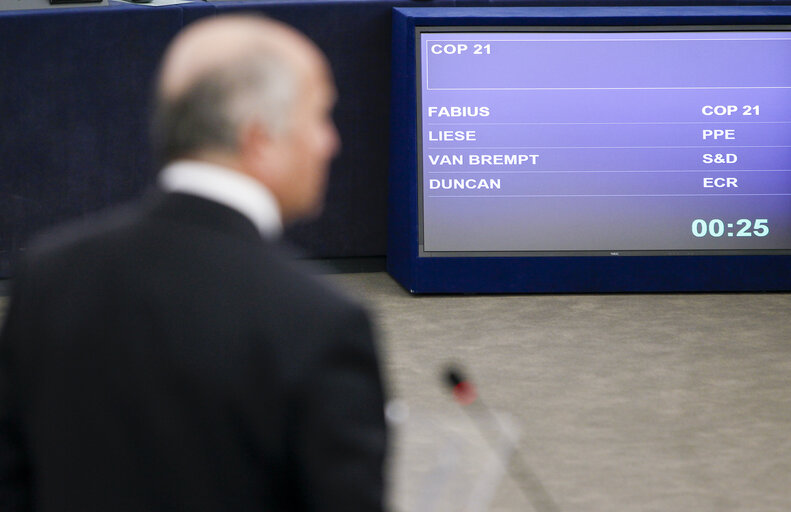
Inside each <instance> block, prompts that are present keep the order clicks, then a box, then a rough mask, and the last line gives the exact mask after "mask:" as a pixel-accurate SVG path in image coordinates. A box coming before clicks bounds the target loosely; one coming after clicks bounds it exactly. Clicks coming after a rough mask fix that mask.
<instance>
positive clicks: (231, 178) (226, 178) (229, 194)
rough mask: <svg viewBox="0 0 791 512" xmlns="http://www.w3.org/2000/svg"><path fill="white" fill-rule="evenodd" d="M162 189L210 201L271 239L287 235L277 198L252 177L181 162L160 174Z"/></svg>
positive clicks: (191, 162)
mask: <svg viewBox="0 0 791 512" xmlns="http://www.w3.org/2000/svg"><path fill="white" fill-rule="evenodd" d="M159 186H160V187H161V188H162V189H163V190H165V191H166V192H182V193H185V194H192V195H195V196H198V197H202V198H204V199H209V200H210V201H214V202H217V203H220V204H223V205H225V206H228V207H229V208H233V209H234V210H236V211H238V212H240V213H242V214H243V215H244V216H246V217H248V218H249V219H250V220H251V221H252V222H253V224H255V226H256V227H257V228H258V231H259V232H260V233H261V234H262V235H264V236H265V237H267V238H274V237H277V236H279V235H280V233H281V232H282V231H283V221H282V218H281V215H280V209H279V207H278V204H277V200H276V199H275V196H274V195H272V192H270V191H269V189H268V188H266V187H265V186H263V185H262V184H261V183H259V182H258V181H256V180H254V179H253V178H251V177H249V176H245V175H244V174H242V173H240V172H236V171H234V170H232V169H229V168H227V167H222V166H220V165H215V164H210V163H207V162H199V161H197V160H178V161H175V162H172V163H171V164H169V165H167V166H166V167H165V168H164V169H162V172H160V174H159Z"/></svg>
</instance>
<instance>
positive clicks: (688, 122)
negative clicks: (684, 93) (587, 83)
mask: <svg viewBox="0 0 791 512" xmlns="http://www.w3.org/2000/svg"><path fill="white" fill-rule="evenodd" d="M555 124H556V125H588V124H591V125H618V124H625V125H636V124H662V125H664V124H791V121H624V122H619V121H608V122H581V123H571V122H563V123H556V122H540V123H527V122H501V123H500V122H492V123H483V122H482V123H473V122H466V121H461V120H460V121H456V122H446V123H444V122H441V123H432V122H424V123H423V125H424V126H427V127H428V126H487V125H555Z"/></svg>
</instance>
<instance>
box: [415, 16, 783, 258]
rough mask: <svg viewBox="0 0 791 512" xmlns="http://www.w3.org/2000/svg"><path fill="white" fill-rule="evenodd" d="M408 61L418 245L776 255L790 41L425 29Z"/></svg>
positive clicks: (757, 34)
mask: <svg viewBox="0 0 791 512" xmlns="http://www.w3.org/2000/svg"><path fill="white" fill-rule="evenodd" d="M459 44H465V45H467V46H468V48H467V50H466V51H464V52H462V53H450V52H451V51H454V48H458V45H459ZM476 44H477V45H480V52H481V53H480V54H474V53H473V52H474V51H475V45H476ZM435 45H440V46H439V47H437V46H435ZM445 45H453V46H447V47H446V46H445ZM484 45H489V47H488V51H489V53H487V49H486V48H485V46H484ZM432 49H435V51H439V52H440V53H433V52H432ZM437 49H438V50H437ZM420 54H421V58H420V60H419V62H420V66H421V78H420V80H421V101H420V103H421V105H420V108H421V127H422V134H421V137H422V141H421V152H420V156H419V158H420V159H421V163H422V176H421V194H422V220H423V222H422V234H421V235H422V245H423V250H424V251H426V252H434V251H436V252H470V251H484V252H491V251H550V252H556V251H720V250H737V251H748V250H762V251H765V250H789V249H791V66H789V65H788V63H789V62H791V33H789V32H762V31H754V32H629V33H627V32H616V33H595V32H588V33H570V32H538V33H537V32H530V33H527V32H509V33H506V32H496V33H495V32H466V33H447V32H446V33H426V32H424V33H422V34H421V36H420ZM704 106H711V107H715V106H726V107H727V106H735V107H736V111H735V112H730V113H728V114H730V115H728V114H726V115H704V113H703V107H704ZM756 106H757V107H758V109H757V112H756V109H755V107H756ZM441 107H473V108H475V107H477V108H479V109H480V107H487V108H488V110H489V115H488V116H486V117H481V116H461V117H450V116H439V115H438V112H437V110H435V111H434V112H433V113H430V111H429V109H430V108H436V109H440V108H441ZM745 107H749V108H748V109H745ZM746 113H750V114H751V115H745V114H746ZM756 114H757V115H756ZM704 130H711V131H712V132H713V131H715V130H720V134H719V136H718V137H717V138H714V135H713V134H709V135H708V136H706V137H704ZM729 130H732V132H729ZM444 132H450V134H451V135H453V136H452V137H451V140H437V139H442V138H443V137H442V134H443V133H444ZM456 132H462V134H463V135H462V137H461V138H462V139H463V140H453V139H454V138H455V135H456ZM467 132H472V133H474V139H475V140H467V139H468V138H469V137H467V135H466V133H467ZM725 134H729V137H733V138H726V136H725ZM476 155H538V156H537V157H535V163H532V162H530V161H529V159H528V162H523V163H522V164H505V163H503V164H502V165H482V164H477V165H474V164H473V162H474V160H471V157H475V156H476ZM704 155H711V157H710V158H712V159H714V158H715V157H717V155H719V157H720V158H721V159H723V160H734V159H735V160H736V161H735V162H733V161H730V162H726V161H722V162H720V161H715V162H712V163H705V162H704V158H705V157H704ZM729 155H735V157H734V156H729ZM530 158H532V157H530ZM459 161H461V163H459ZM718 178H719V180H718V181H717V183H719V184H725V183H730V184H731V186H723V187H717V186H714V185H713V184H714V181H715V180H716V179H718ZM704 180H708V181H704ZM481 182H483V183H487V184H490V183H493V182H497V183H498V184H499V188H495V187H493V186H490V187H488V188H486V187H485V188H477V187H478V186H479V184H480V183H481ZM459 183H462V184H464V186H463V187H461V186H459ZM705 183H708V184H709V185H711V186H708V187H707V186H704V184H705ZM469 184H474V185H475V187H476V188H469ZM695 219H703V220H704V221H706V222H707V223H708V222H709V221H711V220H712V219H721V220H722V221H723V226H724V232H723V234H722V236H719V237H716V236H711V235H706V236H703V237H696V236H694V235H693V233H692V222H693V221H694V220H695ZM740 219H747V220H749V221H750V222H751V223H754V222H755V221H756V220H757V219H766V224H767V226H768V229H769V233H768V235H766V236H757V235H756V233H755V232H754V230H753V229H752V228H750V229H749V230H746V231H743V232H742V234H750V235H751V236H738V235H739V229H740V228H741V227H742V226H739V225H738V224H737V222H738V221H739V220H740ZM728 224H730V225H731V227H728Z"/></svg>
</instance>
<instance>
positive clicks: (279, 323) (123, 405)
mask: <svg viewBox="0 0 791 512" xmlns="http://www.w3.org/2000/svg"><path fill="white" fill-rule="evenodd" d="M13 289H14V291H13V292H12V300H11V304H10V308H9V310H8V315H7V321H6V322H5V325H4V330H3V333H2V337H1V338H0V510H2V511H3V512H15V511H18V510H33V509H35V510H37V511H58V512H71V511H73V512H91V511H97V512H123V511H136V512H154V511H207V512H220V511H226V510H227V511H234V512H242V511H253V510H255V511H284V510H294V511H302V510H316V511H327V512H330V511H348V512H365V511H379V510H381V507H382V504H381V502H382V487H383V485H382V462H383V457H384V451H385V426H384V418H383V393H382V386H381V380H380V374H379V369H378V365H377V359H376V353H375V349H374V345H373V342H372V337H371V332H370V328H369V323H368V320H367V317H366V315H365V313H364V312H363V310H362V309H361V308H360V307H359V306H357V305H355V304H354V303H353V302H351V301H350V300H348V299H346V298H345V297H343V296H342V295H341V294H339V293H337V292H334V291H331V290H330V289H329V288H328V287H326V286H323V285H321V284H318V283H317V282H316V281H315V280H314V279H313V278H310V277H307V276H306V275H305V274H303V273H302V272H300V271H298V270H297V269H296V268H295V265H294V264H293V263H292V262H291V261H290V260H289V259H288V258H286V257H284V256H283V255H282V254H281V250H280V249H278V248H277V247H275V246H274V245H273V244H272V243H270V242H267V241H265V240H263V239H262V238H261V237H260V235H259V234H258V232H257V231H256V229H255V228H254V226H253V224H252V223H251V222H249V221H248V220H247V219H246V218H245V217H243V216H242V215H241V214H239V213H237V212H236V211H234V210H231V209H229V208H226V207H224V206H221V205H219V204H216V203H213V202H210V201H207V200H203V199H199V198H197V197H193V196H189V195H184V194H167V195H164V194H162V195H161V196H159V197H157V198H149V199H148V200H147V201H145V202H144V205H143V206H142V207H134V208H130V209H126V210H124V211H122V212H120V213H115V214H113V215H112V216H111V217H110V218H104V219H103V220H101V221H100V222H98V223H97V222H94V223H91V225H90V227H89V228H87V230H86V227H85V225H81V226H79V227H78V228H70V229H66V230H65V231H64V230H61V231H60V232H58V233H56V234H52V235H49V236H46V237H44V238H43V239H42V240H40V241H39V242H37V243H36V244H35V247H34V248H33V249H31V250H29V251H28V252H27V254H26V256H25V257H24V258H23V262H21V267H20V268H19V271H18V272H17V279H16V280H15V283H14V287H13Z"/></svg>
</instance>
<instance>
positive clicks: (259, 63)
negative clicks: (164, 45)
mask: <svg viewBox="0 0 791 512" xmlns="http://www.w3.org/2000/svg"><path fill="white" fill-rule="evenodd" d="M296 89H297V79H296V76H295V72H294V70H293V69H292V68H291V66H289V65H288V64H287V63H286V62H285V61H284V60H283V59H282V58H280V57H278V56H276V55H272V54H266V53H259V54H256V55H253V56H247V57H246V58H243V59H235V60H234V61H232V62H230V63H228V64H226V65H224V66H221V67H219V68H216V69H214V70H212V71H211V72H210V73H208V74H206V75H205V76H203V77H202V78H200V79H198V80H197V81H196V82H195V83H194V84H192V85H191V86H190V87H189V88H188V89H187V90H186V91H184V92H183V93H182V94H179V95H178V96H177V97H174V98H163V97H159V98H157V102H156V105H155V110H154V117H153V129H152V136H153V145H154V149H155V152H156V153H157V156H158V158H159V159H160V163H162V164H165V163H168V162H170V161H173V160H176V159H178V158H184V157H188V156H190V155H192V154H194V153H195V152H197V151H200V150H205V149H212V150H228V151H235V150H237V149H238V146H239V141H238V140H237V137H238V133H239V127H240V126H241V125H242V124H243V123H246V122H250V121H254V120H255V121H258V122H260V123H262V124H263V125H264V126H265V127H266V128H268V129H269V130H270V131H271V133H272V134H273V135H276V134H279V133H282V132H283V131H285V130H286V129H287V128H288V121H289V114H290V112H291V110H292V108H293V106H294V102H295V99H296Z"/></svg>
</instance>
